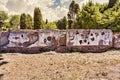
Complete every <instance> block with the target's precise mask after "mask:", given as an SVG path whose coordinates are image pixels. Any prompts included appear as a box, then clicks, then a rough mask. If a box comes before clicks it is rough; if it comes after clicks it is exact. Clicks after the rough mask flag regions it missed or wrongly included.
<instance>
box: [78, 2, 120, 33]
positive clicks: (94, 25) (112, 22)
mask: <svg viewBox="0 0 120 80" xmlns="http://www.w3.org/2000/svg"><path fill="white" fill-rule="evenodd" d="M119 13H120V0H117V1H116V3H115V4H114V6H113V7H112V8H108V6H107V4H98V3H97V4H94V3H93V2H92V1H89V2H88V3H87V4H86V5H84V6H83V7H82V10H80V11H79V12H78V15H77V18H76V21H77V24H78V25H79V28H83V29H103V28H104V29H112V30H113V31H116V30H118V29H119V28H118V27H119V23H118V22H119Z"/></svg>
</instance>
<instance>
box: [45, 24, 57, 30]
mask: <svg viewBox="0 0 120 80" xmlns="http://www.w3.org/2000/svg"><path fill="white" fill-rule="evenodd" d="M44 29H57V26H56V24H55V23H54V22H48V23H46V24H45V27H44Z"/></svg>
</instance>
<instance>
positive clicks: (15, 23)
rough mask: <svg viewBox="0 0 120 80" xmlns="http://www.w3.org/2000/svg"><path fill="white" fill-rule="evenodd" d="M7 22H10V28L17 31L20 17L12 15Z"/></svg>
mask: <svg viewBox="0 0 120 80" xmlns="http://www.w3.org/2000/svg"><path fill="white" fill-rule="evenodd" d="M9 22H10V25H11V28H14V29H18V26H19V24H20V16H19V15H12V16H11V18H10V21H9Z"/></svg>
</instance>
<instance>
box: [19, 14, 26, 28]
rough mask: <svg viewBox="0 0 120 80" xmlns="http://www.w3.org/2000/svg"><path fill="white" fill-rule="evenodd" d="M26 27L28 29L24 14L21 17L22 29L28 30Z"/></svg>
mask: <svg viewBox="0 0 120 80" xmlns="http://www.w3.org/2000/svg"><path fill="white" fill-rule="evenodd" d="M26 27H27V20H26V14H25V13H23V14H21V16H20V29H26Z"/></svg>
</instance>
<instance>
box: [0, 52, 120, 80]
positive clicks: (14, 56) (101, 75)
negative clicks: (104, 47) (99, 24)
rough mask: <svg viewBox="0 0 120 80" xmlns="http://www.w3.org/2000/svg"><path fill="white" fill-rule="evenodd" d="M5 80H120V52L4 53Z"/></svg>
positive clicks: (3, 69)
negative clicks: (5, 62)
mask: <svg viewBox="0 0 120 80" xmlns="http://www.w3.org/2000/svg"><path fill="white" fill-rule="evenodd" d="M2 56H3V57H4V60H6V61H8V63H7V64H4V65H1V66H0V72H1V73H3V74H4V75H3V76H2V77H1V78H0V79H1V80H120V50H117V51H116V50H112V51H108V52H105V53H96V54H95V53H87V54H84V53H77V52H76V53H65V54H63V53H55V52H45V53H41V54H20V53H8V54H2Z"/></svg>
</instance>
